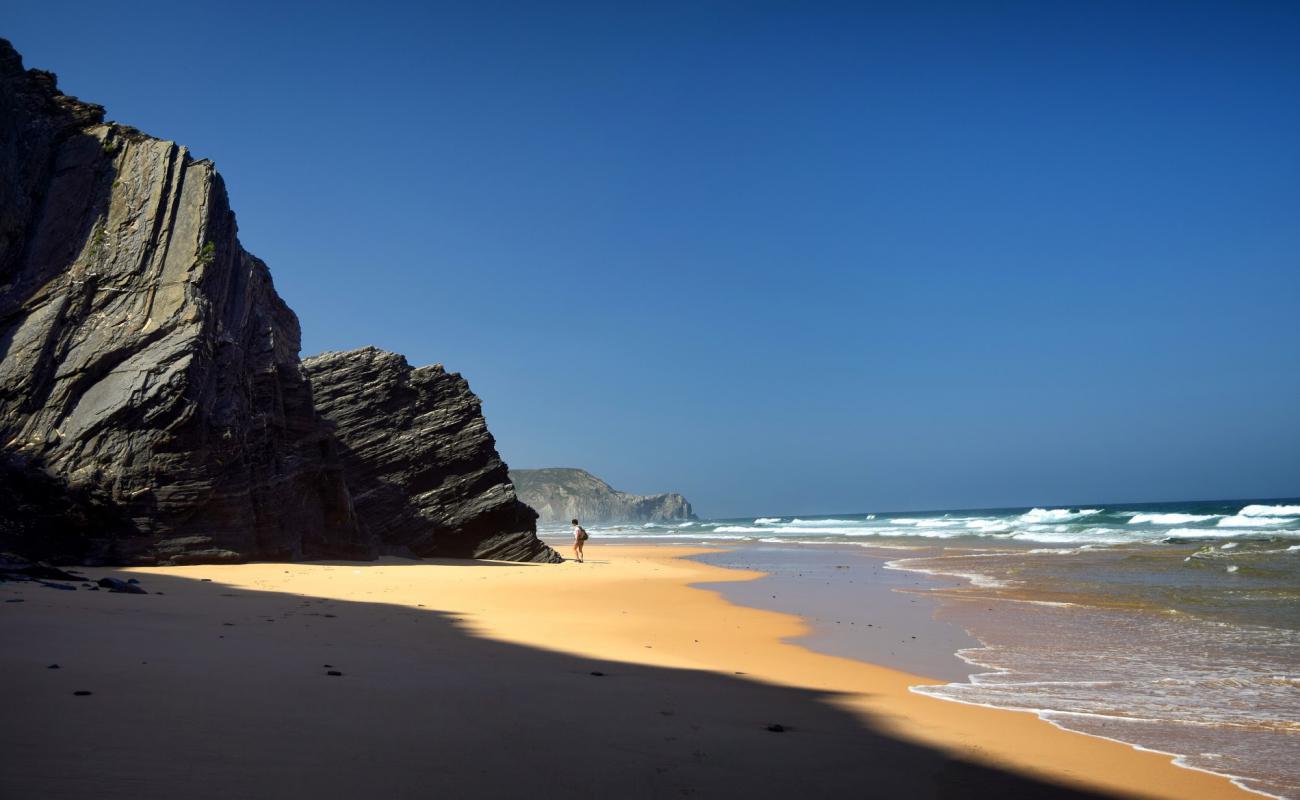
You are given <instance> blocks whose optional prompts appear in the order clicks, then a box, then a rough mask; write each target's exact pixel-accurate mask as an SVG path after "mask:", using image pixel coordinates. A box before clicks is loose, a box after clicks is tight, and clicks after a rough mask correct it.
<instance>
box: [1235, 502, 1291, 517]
mask: <svg viewBox="0 0 1300 800" xmlns="http://www.w3.org/2000/svg"><path fill="white" fill-rule="evenodd" d="M1237 515H1238V516H1241V517H1300V506H1261V505H1249V506H1246V507H1245V508H1243V509H1242V510H1240V511H1238V512H1237Z"/></svg>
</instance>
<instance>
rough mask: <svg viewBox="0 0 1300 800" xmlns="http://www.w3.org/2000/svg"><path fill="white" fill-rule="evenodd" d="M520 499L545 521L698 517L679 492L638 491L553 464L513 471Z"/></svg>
mask: <svg viewBox="0 0 1300 800" xmlns="http://www.w3.org/2000/svg"><path fill="white" fill-rule="evenodd" d="M510 480H511V481H512V482H513V483H514V485H515V489H516V491H518V492H519V499H521V500H523V501H524V502H525V503H527V504H528V505H530V506H532V507H533V509H534V510H536V511H537V513H538V515H539V516H540V517H541V521H542V522H543V523H559V522H568V521H569V520H571V519H575V518H576V519H580V520H582V521H583V522H584V523H587V522H590V523H603V522H671V521H675V520H691V519H695V513H694V512H693V511H692V510H691V504H690V503H688V502H686V498H685V497H682V496H681V495H680V494H652V495H637V494H628V493H626V492H620V491H617V490H615V489H612V488H610V485H609V484H608V483H605V482H604V481H602V480H601V479H600V478H597V477H596V476H595V475H592V474H591V473H590V472H587V471H585V470H581V469H568V468H565V467H551V468H548V469H516V470H511V471H510Z"/></svg>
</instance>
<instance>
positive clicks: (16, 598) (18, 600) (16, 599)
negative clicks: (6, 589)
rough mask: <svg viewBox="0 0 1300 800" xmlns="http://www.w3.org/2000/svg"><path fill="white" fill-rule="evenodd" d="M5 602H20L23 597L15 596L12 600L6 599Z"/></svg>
mask: <svg viewBox="0 0 1300 800" xmlns="http://www.w3.org/2000/svg"><path fill="white" fill-rule="evenodd" d="M5 602H6V603H21V602H23V599H22V598H21V597H15V598H14V599H12V600H6V601H5Z"/></svg>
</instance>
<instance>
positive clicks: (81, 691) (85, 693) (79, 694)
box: [73, 689, 94, 697]
mask: <svg viewBox="0 0 1300 800" xmlns="http://www.w3.org/2000/svg"><path fill="white" fill-rule="evenodd" d="M73 694H75V695H76V696H77V697H88V696H90V695H92V694H94V692H88V691H86V690H85V689H78V690H77V691H75V692H73Z"/></svg>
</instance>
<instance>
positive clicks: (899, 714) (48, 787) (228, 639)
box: [0, 547, 1252, 798]
mask: <svg viewBox="0 0 1300 800" xmlns="http://www.w3.org/2000/svg"><path fill="white" fill-rule="evenodd" d="M702 552H706V551H704V550H702V549H700V548H668V547H592V548H591V549H590V551H589V556H590V558H589V561H588V562H587V563H586V564H575V563H565V564H560V565H539V564H506V563H502V562H482V561H478V562H472V561H450V560H448V561H403V560H395V559H388V560H383V561H380V562H366V563H342V562H330V563H301V564H270V563H261V564H246V565H238V566H194V567H176V568H137V569H129V570H103V569H96V568H87V569H85V570H82V572H83V573H84V574H85V575H86V576H87V577H89V578H92V579H93V578H99V577H102V576H106V575H108V576H115V577H119V578H131V577H133V578H135V579H137V580H139V581H140V585H141V586H143V587H144V588H145V589H147V590H148V591H149V592H151V594H148V595H132V594H111V593H108V592H106V591H98V592H92V591H88V590H87V589H86V588H84V587H83V588H80V589H79V590H78V591H75V592H71V591H57V590H53V589H50V588H46V587H43V586H41V585H39V584H37V583H7V584H3V585H0V599H2V600H4V601H5V602H0V635H2V636H3V640H4V642H5V643H6V646H5V648H4V649H3V652H0V664H2V667H0V673H2V674H3V675H4V676H5V679H4V681H3V689H0V702H3V704H4V708H5V709H6V711H7V717H8V719H9V721H10V724H8V725H5V726H3V729H2V731H0V753H3V756H2V758H3V765H2V766H3V768H2V769H0V796H4V797H19V796H28V795H31V796H41V797H47V798H61V797H74V796H77V797H81V796H86V795H95V796H98V797H110V798H112V797H132V798H154V797H157V798H163V797H168V798H170V797H198V798H204V797H213V798H215V797H223V798H225V797H250V798H262V797H266V798H271V797H298V796H304V797H305V796H312V797H328V798H333V797H338V798H343V797H361V796H376V795H380V794H384V795H387V796H394V797H416V796H421V797H423V796H428V795H431V794H435V793H436V794H442V795H447V796H474V797H509V796H520V795H524V794H529V795H533V796H543V797H548V796H555V797H560V796H566V797H568V796H572V797H681V796H692V795H694V796H701V797H727V796H767V797H770V796H778V795H781V794H784V793H786V792H799V793H802V794H803V795H805V796H808V795H811V796H877V797H896V796H897V797H974V796H990V797H993V796H996V797H1068V796H1077V797H1098V796H1125V797H1165V798H1214V797H1232V796H1252V795H1249V793H1247V792H1245V791H1244V790H1241V789H1239V788H1238V787H1236V786H1234V785H1233V784H1232V783H1230V782H1229V781H1228V780H1227V779H1225V778H1221V777H1218V776H1215V775H1211V774H1208V773H1203V772H1197V771H1193V770H1188V769H1182V768H1179V767H1177V766H1175V765H1173V764H1172V763H1171V759H1170V758H1169V757H1168V756H1165V755H1161V754H1156V753H1149V752H1140V751H1137V750H1134V749H1132V748H1130V747H1128V746H1126V745H1123V744H1119V743H1115V742H1110V741H1106V740H1103V739H1098V738H1093V737H1088V736H1084V735H1080V734H1076V733H1070V732H1066V731H1062V730H1059V729H1057V728H1055V727H1054V726H1052V725H1050V724H1048V723H1046V722H1043V721H1041V720H1039V719H1038V718H1037V717H1036V716H1034V715H1033V714H1029V713H1023V712H1013V711H1003V710H994V709H988V708H982V707H977V706H969V705H962V704H958V703H952V702H946V701H943V700H938V699H934V698H929V697H925V696H922V695H919V694H916V693H913V692H911V691H909V687H911V686H915V685H919V684H925V683H935V682H939V681H938V679H936V678H927V677H926V676H923V675H916V674H910V673H907V672H900V671H897V670H893V669H889V668H885V667H881V666H875V665H872V664H869V663H864V662H862V661H859V660H854V659H849V658H844V657H838V656H834V655H826V654H821V653H816V652H813V651H811V650H808V649H806V648H804V647H802V646H800V645H799V644H798V643H794V642H791V641H788V640H790V639H795V638H797V637H800V636H802V635H803V634H805V633H807V632H808V630H809V628H808V626H807V624H806V623H805V622H803V621H802V620H801V619H800V618H799V617H796V616H792V615H789V614H784V613H780V612H777V611H771V610H761V609H756V608H748V607H740V606H736V605H733V604H731V603H729V602H727V601H726V600H724V599H723V598H722V597H721V596H720V594H719V593H718V592H716V591H713V590H711V589H706V588H697V587H696V586H694V585H695V584H707V583H714V584H716V583H722V582H729V581H744V580H748V579H752V578H756V577H758V576H759V575H760V573H757V572H752V571H751V572H746V571H741V570H734V569H723V568H720V567H716V566H711V565H708V564H704V563H700V562H697V561H693V560H687V559H685V558H684V556H688V555H692V554H699V553H702ZM18 601H20V602H18ZM882 613H887V612H885V611H882ZM54 665H57V668H55V667H54ZM331 673H339V674H337V675H335V674H331ZM77 692H89V693H90V694H80V695H79V694H76V693H77Z"/></svg>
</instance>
